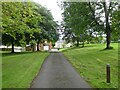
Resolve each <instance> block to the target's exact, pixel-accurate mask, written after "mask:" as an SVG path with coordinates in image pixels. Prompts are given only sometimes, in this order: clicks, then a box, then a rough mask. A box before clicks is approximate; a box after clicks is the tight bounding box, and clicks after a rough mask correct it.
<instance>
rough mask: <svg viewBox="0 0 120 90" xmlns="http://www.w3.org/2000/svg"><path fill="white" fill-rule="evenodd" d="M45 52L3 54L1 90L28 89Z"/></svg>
mask: <svg viewBox="0 0 120 90" xmlns="http://www.w3.org/2000/svg"><path fill="white" fill-rule="evenodd" d="M48 55H49V53H47V52H34V53H32V52H26V53H17V54H16V53H15V54H10V53H3V55H2V88H28V87H30V83H31V82H32V80H33V79H34V77H35V76H36V75H37V73H38V72H39V69H40V67H41V65H42V63H43V61H44V59H45V58H46V57H47V56H48Z"/></svg>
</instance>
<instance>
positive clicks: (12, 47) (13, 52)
mask: <svg viewBox="0 0 120 90" xmlns="http://www.w3.org/2000/svg"><path fill="white" fill-rule="evenodd" d="M12 53H14V41H12Z"/></svg>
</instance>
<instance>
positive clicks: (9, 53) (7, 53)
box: [2, 51, 46, 57]
mask: <svg viewBox="0 0 120 90" xmlns="http://www.w3.org/2000/svg"><path fill="white" fill-rule="evenodd" d="M40 52H42V53H46V51H35V52H32V51H27V52H15V53H11V52H6V53H2V56H4V57H5V56H12V55H22V54H30V53H40Z"/></svg>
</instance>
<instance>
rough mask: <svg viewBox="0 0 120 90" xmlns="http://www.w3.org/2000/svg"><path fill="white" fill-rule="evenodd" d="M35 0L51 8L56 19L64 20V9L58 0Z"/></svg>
mask: <svg viewBox="0 0 120 90" xmlns="http://www.w3.org/2000/svg"><path fill="white" fill-rule="evenodd" d="M33 1H35V2H37V3H39V4H41V5H42V6H45V7H47V8H48V9H49V10H51V13H52V15H53V18H54V20H55V21H59V22H60V21H61V20H62V16H61V13H62V11H61V9H60V7H59V6H58V4H57V1H58V0H33Z"/></svg>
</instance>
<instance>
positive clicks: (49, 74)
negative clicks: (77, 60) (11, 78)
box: [31, 52, 91, 88]
mask: <svg viewBox="0 0 120 90" xmlns="http://www.w3.org/2000/svg"><path fill="white" fill-rule="evenodd" d="M31 88H91V87H90V86H89V85H88V83H87V82H86V81H85V80H84V79H83V78H82V77H80V75H79V74H78V73H77V72H76V70H75V69H74V68H73V67H72V65H71V64H70V63H69V62H68V61H67V60H66V58H65V57H64V55H63V54H62V53H60V52H56V53H55V52H52V53H51V54H50V55H49V56H48V57H47V58H46V60H45V61H44V63H43V65H42V68H41V69H40V71H39V73H38V75H37V76H36V78H35V79H34V80H33V82H32V84H31Z"/></svg>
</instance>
